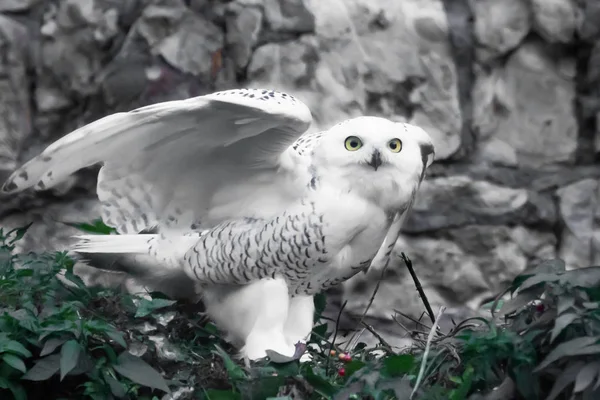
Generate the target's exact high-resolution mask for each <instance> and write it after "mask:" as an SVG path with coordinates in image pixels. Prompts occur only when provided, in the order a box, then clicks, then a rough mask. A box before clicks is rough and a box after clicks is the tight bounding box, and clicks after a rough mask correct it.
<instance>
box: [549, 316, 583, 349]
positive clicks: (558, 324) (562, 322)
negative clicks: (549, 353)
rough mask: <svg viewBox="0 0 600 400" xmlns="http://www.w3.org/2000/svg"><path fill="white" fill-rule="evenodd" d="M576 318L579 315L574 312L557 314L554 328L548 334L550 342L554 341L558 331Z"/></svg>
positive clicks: (558, 333)
mask: <svg viewBox="0 0 600 400" xmlns="http://www.w3.org/2000/svg"><path fill="white" fill-rule="evenodd" d="M577 318H579V316H578V315H577V314H575V313H572V314H562V315H559V316H558V318H556V319H555V320H554V328H552V334H551V335H550V343H552V342H554V340H555V339H556V338H557V337H558V335H560V333H561V332H562V331H563V330H564V329H565V328H566V327H567V326H569V325H570V324H571V322H573V321H575V320H576V319H577Z"/></svg>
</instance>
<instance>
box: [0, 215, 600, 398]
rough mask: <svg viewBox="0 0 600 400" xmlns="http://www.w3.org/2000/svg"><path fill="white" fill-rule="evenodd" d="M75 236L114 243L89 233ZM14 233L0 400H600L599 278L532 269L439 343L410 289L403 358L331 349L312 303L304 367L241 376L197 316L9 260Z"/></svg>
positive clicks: (3, 290)
mask: <svg viewBox="0 0 600 400" xmlns="http://www.w3.org/2000/svg"><path fill="white" fill-rule="evenodd" d="M77 227H79V228H80V229H82V230H84V231H86V232H89V233H95V234H114V233H115V232H113V231H112V230H111V228H109V227H106V226H105V225H104V224H102V222H101V221H95V222H93V223H91V224H77ZM27 228H28V227H24V228H21V229H16V230H12V231H10V232H6V233H4V232H2V230H0V398H2V399H4V398H14V399H18V400H21V399H35V398H47V397H48V396H51V397H52V398H82V399H85V398H89V399H158V398H160V397H161V396H163V395H164V394H166V393H172V394H173V395H174V397H177V398H180V399H186V398H197V399H207V400H208V399H212V400H219V399H281V400H283V399H291V398H296V397H298V396H299V397H300V398H304V399H315V400H317V399H336V400H337V399H377V400H380V399H381V400H383V399H401V400H408V399H431V400H438V399H439V400H442V399H450V400H464V399H470V400H475V399H549V400H552V399H558V398H564V399H566V398H569V399H593V398H600V361H599V360H600V357H599V354H600V311H599V310H600V267H590V268H584V269H579V270H575V271H567V270H566V268H565V265H564V262H562V261H560V260H549V261H545V262H543V263H541V264H540V265H539V266H537V267H536V268H534V269H532V270H530V271H526V272H525V273H523V274H522V275H520V276H518V277H516V278H515V279H514V280H513V282H512V283H511V285H509V287H508V288H507V290H506V291H505V292H503V293H500V294H499V295H498V297H497V299H496V300H495V301H494V302H492V303H490V304H487V305H485V306H484V307H483V308H482V312H487V313H488V316H487V317H486V318H482V317H478V318H470V319H467V320H464V321H461V322H459V323H458V324H455V326H454V327H453V328H452V329H451V330H450V331H449V332H443V331H442V330H440V329H439V328H438V327H437V324H438V320H439V315H438V317H437V318H436V317H435V316H434V315H433V310H432V309H431V307H430V306H429V303H428V301H427V299H426V297H425V295H424V293H423V291H422V290H419V293H420V295H421V296H422V298H423V302H424V309H425V310H426V313H427V315H429V317H430V320H431V323H428V322H424V321H422V320H414V326H415V327H414V328H411V329H409V328H406V327H404V326H403V325H402V322H400V320H399V319H398V323H399V329H400V327H401V326H400V325H402V327H403V328H404V329H405V330H407V331H408V332H409V334H410V336H411V338H412V339H413V346H412V347H409V348H405V349H394V348H392V346H390V345H389V344H388V343H386V342H385V341H384V340H383V339H381V343H379V344H378V345H377V346H374V347H368V346H367V345H366V344H365V343H361V342H356V343H355V341H353V340H350V341H348V342H344V343H340V341H339V340H336V338H337V337H338V335H337V330H338V328H337V321H328V320H327V318H325V317H323V315H322V314H323V311H324V310H325V306H326V298H325V296H324V295H318V296H316V297H315V308H316V313H315V327H314V329H313V332H312V335H311V337H310V341H309V343H308V347H307V354H309V355H310V360H309V361H306V362H302V363H300V362H298V361H292V362H288V363H273V362H271V361H269V360H264V361H260V362H257V363H253V364H252V365H248V364H246V363H245V362H244V361H243V360H240V359H239V358H238V357H236V356H234V355H233V354H234V352H233V349H231V348H230V347H229V346H228V344H227V343H225V342H224V341H223V340H222V339H221V337H220V333H219V331H218V330H217V329H216V327H215V326H214V325H213V324H211V323H210V321H208V320H207V319H206V318H205V317H204V316H203V315H202V313H201V311H202V308H201V305H198V304H185V303H183V302H175V301H172V300H169V299H167V298H165V297H164V296H163V295H162V294H160V293H149V294H147V295H146V296H144V297H143V298H140V297H136V296H132V295H124V294H123V293H117V292H114V291H111V290H106V289H102V288H90V287H86V286H85V285H84V283H83V282H82V281H81V279H80V278H79V277H78V276H77V275H75V274H74V273H73V261H72V260H71V259H70V258H69V257H67V256H66V254H65V253H52V254H33V253H31V254H15V252H14V250H15V243H16V242H17V241H18V240H20V239H21V238H22V237H23V236H24V235H25V234H26V231H27ZM404 261H405V263H406V266H407V268H408V269H409V270H410V271H411V276H412V277H413V279H414V280H415V283H416V286H417V288H418V289H421V286H420V284H419V283H418V278H417V277H416V274H415V273H414V270H413V269H412V264H411V263H410V260H409V259H408V258H407V257H404ZM59 276H60V277H62V278H61V279H62V280H64V279H66V280H68V281H70V282H71V283H72V285H64V283H63V282H62V281H61V279H58V277H59ZM440 315H441V314H440ZM405 317H408V316H405ZM332 323H335V325H333V324H332ZM358 323H362V321H361V322H357V324H358ZM362 325H363V326H365V329H366V328H368V329H369V330H371V331H372V333H374V334H375V335H377V333H376V332H375V331H374V330H373V329H372V327H369V326H368V325H366V324H364V323H362ZM332 326H333V329H332ZM494 396H495V397H494Z"/></svg>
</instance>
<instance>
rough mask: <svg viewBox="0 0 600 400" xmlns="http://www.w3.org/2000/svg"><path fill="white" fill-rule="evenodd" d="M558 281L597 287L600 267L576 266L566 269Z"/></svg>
mask: <svg viewBox="0 0 600 400" xmlns="http://www.w3.org/2000/svg"><path fill="white" fill-rule="evenodd" d="M560 282H561V283H562V284H566V283H569V284H571V285H573V286H578V287H583V288H593V287H598V286H600V267H587V268H578V269H574V270H571V271H567V272H565V273H564V274H563V275H562V276H561V277H560Z"/></svg>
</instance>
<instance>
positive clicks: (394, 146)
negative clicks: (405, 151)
mask: <svg viewBox="0 0 600 400" xmlns="http://www.w3.org/2000/svg"><path fill="white" fill-rule="evenodd" d="M388 148H389V149H390V150H391V151H392V152H393V153H400V150H402V141H401V140H400V139H392V140H390V141H389V142H388Z"/></svg>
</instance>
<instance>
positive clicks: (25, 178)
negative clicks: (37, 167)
mask: <svg viewBox="0 0 600 400" xmlns="http://www.w3.org/2000/svg"><path fill="white" fill-rule="evenodd" d="M19 178H22V179H23V180H25V181H26V180H28V179H29V174H28V173H27V171H23V172H21V173H20V174H19Z"/></svg>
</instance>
